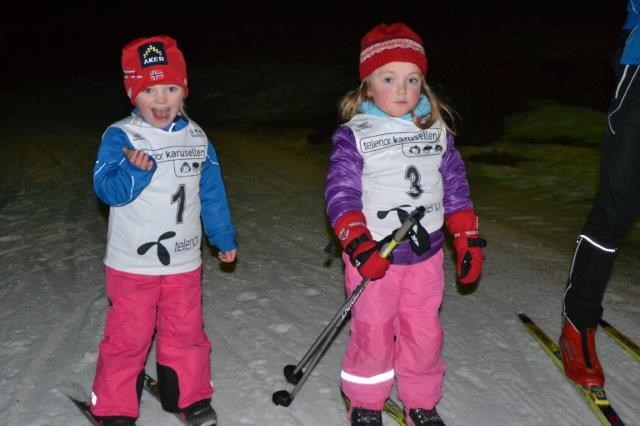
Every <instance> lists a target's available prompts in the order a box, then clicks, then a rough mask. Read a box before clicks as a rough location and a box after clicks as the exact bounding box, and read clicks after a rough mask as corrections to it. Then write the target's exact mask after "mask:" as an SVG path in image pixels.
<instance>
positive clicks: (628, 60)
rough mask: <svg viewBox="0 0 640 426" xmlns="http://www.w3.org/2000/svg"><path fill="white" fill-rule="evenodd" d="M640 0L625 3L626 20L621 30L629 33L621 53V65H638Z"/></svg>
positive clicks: (639, 59) (630, 0) (639, 62)
mask: <svg viewBox="0 0 640 426" xmlns="http://www.w3.org/2000/svg"><path fill="white" fill-rule="evenodd" d="M639 25H640V0H629V2H628V3H627V19H626V21H625V23H624V25H623V26H622V29H623V30H626V31H630V33H629V37H628V38H627V43H626V44H625V46H624V50H623V51H622V57H621V59H620V63H621V64H623V65H638V64H640V31H639V30H638V26H639Z"/></svg>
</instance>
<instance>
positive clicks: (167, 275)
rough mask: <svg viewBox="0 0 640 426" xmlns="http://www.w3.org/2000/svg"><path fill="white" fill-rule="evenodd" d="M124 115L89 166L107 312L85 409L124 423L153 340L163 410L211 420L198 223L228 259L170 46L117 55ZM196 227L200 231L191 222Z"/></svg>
mask: <svg viewBox="0 0 640 426" xmlns="http://www.w3.org/2000/svg"><path fill="white" fill-rule="evenodd" d="M122 70H123V72H124V85H125V89H126V91H127V95H128V96H129V99H130V100H131V103H132V104H134V105H135V108H134V109H133V112H132V113H131V115H130V116H129V117H127V118H125V119H123V120H121V121H118V122H116V123H114V124H112V125H111V126H110V127H109V128H107V130H106V132H105V133H104V135H103V137H102V143H101V145H100V149H99V151H98V160H97V161H96V163H95V166H94V174H93V184H94V188H95V191H96V193H97V195H98V197H99V198H100V199H101V200H102V201H104V202H105V203H107V204H108V205H109V206H110V210H109V230H108V235H107V254H106V256H105V258H104V263H105V266H106V285H107V295H108V297H109V300H110V302H111V306H110V307H109V311H108V312H107V321H106V325H105V332H104V338H103V339H102V341H101V342H100V348H99V356H98V363H97V366H96V376H95V380H94V384H93V388H92V394H91V412H92V413H93V414H94V415H95V416H96V417H97V418H98V419H99V422H100V424H102V425H109V424H118V425H125V424H135V419H136V417H138V405H139V399H140V390H141V385H142V377H143V375H144V365H145V360H146V357H147V354H148V351H149V346H150V344H151V339H152V337H153V334H154V332H155V333H156V361H157V374H158V383H159V387H160V396H161V399H162V406H163V408H164V409H165V410H167V411H171V412H175V413H178V414H179V415H181V416H182V417H183V418H185V420H188V421H189V422H191V423H190V424H199V425H213V424H216V415H215V411H214V410H213V407H212V406H211V397H212V395H213V383H212V381H211V373H210V352H211V344H210V342H209V340H208V338H207V335H206V334H205V332H204V329H203V325H204V324H203V314H202V306H201V298H202V290H201V274H202V267H201V263H202V259H201V252H200V246H201V244H202V226H204V231H205V233H206V235H207V236H208V237H209V240H210V242H211V244H212V245H214V246H217V247H218V249H219V254H218V257H219V259H220V261H222V262H233V261H234V259H235V256H236V243H235V235H236V229H235V226H234V225H233V223H232V221H231V215H230V212H229V206H228V204H227V198H226V193H225V188H224V184H223V182H222V175H221V172H220V165H219V163H218V159H217V157H216V152H215V150H214V148H213V145H212V144H211V142H209V141H208V139H207V137H206V135H205V133H204V132H203V131H202V129H201V128H200V127H199V126H198V125H197V124H196V123H194V122H193V121H192V120H190V119H189V118H187V116H186V115H185V113H184V108H183V101H184V98H186V96H187V95H188V86H187V71H186V65H185V62H184V58H183V56H182V53H181V52H180V50H179V49H178V47H177V45H176V42H175V40H173V39H172V38H170V37H167V36H156V37H150V38H142V39H137V40H134V41H132V42H131V43H129V44H127V45H126V46H125V47H124V49H123V51H122ZM201 220H202V225H201Z"/></svg>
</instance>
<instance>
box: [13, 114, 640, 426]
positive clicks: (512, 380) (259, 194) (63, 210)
mask: <svg viewBox="0 0 640 426" xmlns="http://www.w3.org/2000/svg"><path fill="white" fill-rule="evenodd" d="M203 124H206V123H203ZM20 129H21V130H22V132H21V133H19V134H13V135H12V136H11V137H6V138H4V141H5V143H3V146H4V151H5V155H7V157H5V158H8V159H11V161H5V164H4V165H3V168H4V170H3V171H2V172H1V174H0V176H1V177H2V183H1V184H2V194H0V206H1V208H0V219H1V221H0V227H1V228H0V282H1V283H2V285H1V286H0V342H1V343H0V365H2V368H1V370H0V386H1V387H2V392H1V393H0V419H2V420H0V423H2V424H6V425H18V424H20V425H84V424H87V422H86V419H84V418H83V417H82V416H81V414H80V413H79V411H78V410H77V409H76V408H75V407H74V406H73V405H72V403H71V402H70V401H69V400H67V399H66V397H65V393H73V394H75V395H77V396H86V395H87V394H88V393H89V391H90V388H91V384H92V380H93V374H94V369H95V363H96V359H97V349H98V343H99V341H100V339H101V337H102V331H103V325H104V318H105V313H106V311H107V307H108V301H107V298H106V296H105V291H104V277H103V265H102V256H103V254H104V250H105V239H106V228H107V222H106V209H105V208H104V206H101V205H100V204H99V202H98V201H97V199H96V198H95V195H94V194H93V190H92V187H91V168H92V162H93V161H94V159H95V152H96V150H97V142H95V141H97V140H98V139H99V135H97V134H96V133H97V131H98V130H99V129H98V130H96V129H93V128H83V127H82V126H81V125H79V126H78V127H75V128H73V129H71V128H60V127H58V128H52V127H51V126H49V124H47V123H44V124H39V122H37V121H35V120H34V121H33V122H32V123H31V127H29V128H28V129H27V128H26V127H22V128H20ZM209 133H210V136H211V137H213V138H214V140H215V143H216V146H217V150H218V153H219V157H220V161H221V164H222V167H223V174H224V176H225V181H226V184H227V190H228V194H229V200H230V204H231V208H232V214H233V217H234V220H235V223H236V224H237V226H238V228H239V237H238V243H239V252H238V253H239V260H238V262H237V265H235V267H234V268H231V269H229V268H227V267H223V266H220V265H219V263H218V262H217V260H216V259H215V258H214V257H213V256H211V252H210V250H209V249H208V248H205V250H204V268H205V273H204V282H203V304H204V312H205V317H206V331H207V333H208V335H209V337H210V339H211V340H212V342H213V353H212V360H213V367H212V368H213V374H214V382H215V385H216V393H215V397H214V406H215V408H216V410H217V411H218V416H219V419H220V424H221V425H254V424H265V425H341V424H347V421H346V418H345V413H344V410H343V407H342V402H341V398H340V393H339V391H338V385H339V379H338V377H339V372H340V360H341V355H342V352H343V350H344V347H345V343H346V340H347V333H348V327H343V329H342V330H341V332H340V334H339V335H338V336H337V338H336V340H335V342H334V343H333V344H332V346H331V347H330V349H329V351H328V352H327V353H326V354H325V356H324V358H323V359H322V361H321V362H320V364H319V365H318V367H317V368H316V369H315V371H314V372H313V374H312V375H311V377H310V378H309V380H308V381H307V382H306V383H305V385H304V386H303V387H302V389H301V391H300V392H299V393H298V395H297V397H296V398H295V400H294V401H293V403H292V404H291V405H290V406H289V407H286V408H285V407H281V406H275V405H274V404H273V403H272V402H271V395H272V393H273V392H275V391H277V390H280V389H287V390H291V388H292V385H289V384H287V383H286V381H285V379H284V377H283V374H282V368H283V367H284V366H285V365H286V364H296V363H297V361H298V360H299V359H300V358H301V357H302V355H303V354H304V353H305V352H306V350H307V349H308V348H309V347H310V345H311V344H312V343H313V341H314V340H315V339H316V337H317V336H318V334H319V333H320V331H321V330H322V329H323V327H324V325H325V324H326V323H327V322H328V321H329V320H330V318H331V317H332V316H333V314H334V313H335V312H336V310H337V309H338V308H339V307H340V306H341V305H342V303H343V301H344V290H343V285H342V265H341V260H340V259H339V258H331V257H329V256H328V255H327V254H325V253H324V252H323V247H324V246H325V245H326V243H327V242H328V239H329V235H330V234H329V231H328V226H327V223H326V218H325V214H324V203H323V195H322V192H323V187H324V173H325V171H326V159H327V148H326V147H323V146H319V147H318V146H316V147H313V146H310V145H308V143H307V142H306V140H305V135H304V134H303V133H302V132H296V131H294V130H288V131H283V132H277V131H275V130H260V131H255V132H254V133H250V132H232V131H226V132H222V131H221V132H215V131H209ZM576 155H578V154H576ZM567 163H570V161H567V162H566V163H565V164H567ZM468 167H469V170H470V173H471V174H472V175H473V176H480V175H481V174H480V173H476V172H475V171H474V167H475V166H474V165H473V164H469V165H468ZM486 167H490V166H486ZM496 167H499V166H496ZM495 170H496V172H495V173H496V174H498V175H499V174H500V173H501V172H500V169H499V168H497V169H495ZM538 178H540V176H539V175H536V174H530V175H529V177H528V178H527V177H526V175H522V176H518V179H519V183H520V184H521V185H522V186H523V187H524V188H525V190H526V188H527V187H529V188H535V186H536V179H538ZM523 179H529V180H528V181H523ZM483 185H488V184H487V182H484V181H483V180H482V178H481V177H477V178H476V181H474V182H472V194H473V193H474V188H476V187H477V188H478V189H477V190H476V192H477V193H478V194H480V195H482V194H485V195H483V196H481V197H480V196H479V197H478V198H476V200H475V202H476V205H477V208H478V211H479V212H480V216H481V229H482V235H483V236H484V237H485V238H486V239H487V240H488V241H489V246H488V247H487V248H486V263H485V269H484V274H483V278H482V281H481V283H480V285H479V286H478V287H477V288H476V289H475V291H472V292H464V291H460V289H459V288H458V287H457V286H456V284H455V280H454V275H453V261H452V257H451V250H450V249H449V248H448V247H447V252H446V253H447V256H446V265H445V267H446V277H447V279H446V281H447V285H446V294H445V301H444V304H443V306H442V309H441V318H442V321H443V325H444V329H445V344H444V348H443V356H444V359H445V361H446V363H447V373H446V375H445V379H444V396H443V398H442V400H441V401H440V403H439V404H438V410H439V412H440V414H441V416H442V418H443V419H444V420H445V422H446V423H447V424H449V425H471V424H473V425H496V424H505V425H542V424H545V425H595V424H598V420H597V419H596V417H595V416H594V415H593V414H592V413H591V411H590V410H589V408H588V407H587V406H586V404H585V403H584V401H582V399H581V398H580V397H579V396H578V394H577V393H576V392H575V390H574V389H573V388H572V387H571V385H570V384H569V383H568V382H567V381H566V379H565V378H564V377H563V375H562V374H560V372H559V371H558V370H557V369H556V368H555V367H554V366H553V364H552V363H551V361H550V360H549V359H548V358H547V356H546V355H545V354H544V353H543V351H542V350H541V349H540V348H539V347H538V345H537V343H536V342H535V341H534V340H533V339H532V338H531V337H530V335H529V334H528V332H527V331H526V329H525V328H524V327H523V326H522V325H521V324H520V322H519V320H518V319H517V316H516V313H517V312H518V311H525V312H526V313H527V314H529V315H530V316H531V317H532V318H533V319H534V320H535V321H537V322H538V323H539V324H540V325H541V326H542V327H544V328H545V329H546V330H547V331H548V332H549V333H550V334H551V335H552V336H553V337H554V339H555V338H557V336H558V335H559V331H560V319H561V318H560V313H561V300H562V293H563V289H564V281H565V280H566V274H567V272H568V266H569V262H570V256H571V250H572V247H573V245H572V244H573V243H572V241H566V240H564V242H563V243H558V242H557V241H556V240H554V238H552V237H550V236H547V235H544V234H540V233H539V234H538V235H532V234H527V233H526V232H525V231H523V229H525V228H526V224H527V222H528V221H532V222H535V225H536V226H537V227H538V228H536V229H547V230H549V232H552V231H551V230H553V229H554V228H553V225H554V223H555V222H553V223H552V222H551V220H552V219H553V218H552V215H546V216H545V215H535V214H534V215H531V216H527V215H526V214H524V213H522V214H520V213H514V212H512V211H509V210H505V209H502V210H500V209H499V208H497V207H496V205H494V204H492V201H491V200H492V196H489V195H486V194H494V195H495V197H496V200H504V199H506V198H507V197H508V195H509V194H506V193H505V191H506V190H504V189H501V188H500V187H499V186H497V187H495V188H489V189H486V187H485V188H484V189H483ZM515 195H517V194H515ZM524 198H526V197H522V196H519V199H524ZM498 205H506V206H508V205H509V203H503V204H498ZM514 207H516V206H515V205H514ZM522 207H523V205H522V204H520V203H519V204H518V205H517V208H518V209H517V210H514V211H519V212H520V211H522V210H526V209H523V208H522ZM582 214H583V213H582ZM545 220H546V222H544V221H545ZM514 221H515V223H519V225H517V226H516V225H513V223H514ZM540 221H542V226H541V223H540ZM556 225H557V224H556ZM553 232H555V231H553ZM633 254H634V255H636V256H637V253H633ZM635 259H637V257H636V258H635ZM638 272H639V268H638V266H637V262H635V261H633V260H631V261H629V260H628V258H627V260H626V261H625V259H621V261H620V262H619V264H617V265H616V270H615V273H614V275H613V277H612V279H611V283H610V286H609V289H608V292H607V295H606V298H605V318H606V319H607V320H608V321H609V322H610V323H612V324H614V325H616V326H617V327H619V328H620V329H621V330H622V331H623V332H624V333H625V334H627V335H628V336H629V337H631V338H632V339H634V340H635V341H640V327H638V326H639V325H640V304H639V303H638V302H639V301H640V286H638V284H637V278H638V276H639V274H638ZM464 293H468V294H464ZM597 339H598V340H597V342H598V349H599V353H600V358H601V361H602V363H603V366H604V368H605V371H606V375H607V385H606V388H607V390H608V393H609V396H610V398H611V400H612V401H613V403H614V404H615V408H616V409H617V410H618V412H619V414H620V416H621V417H622V418H623V419H624V420H625V421H626V422H627V423H628V424H638V423H640V404H639V400H638V389H639V388H640V368H639V367H640V366H639V365H638V363H637V361H635V360H633V359H632V358H631V357H630V356H629V355H628V354H627V353H625V352H624V351H623V350H621V349H620V348H619V347H618V346H617V345H616V344H615V343H613V341H612V340H611V339H610V338H609V337H608V336H606V335H605V334H604V333H602V332H601V333H599V334H598V337H597ZM154 356H155V355H154V349H153V347H152V349H151V353H150V356H149V360H148V365H147V371H148V372H149V373H151V374H153V375H155V362H154ZM385 422H386V423H387V424H391V423H392V421H391V420H390V419H389V418H385ZM138 424H139V425H142V426H144V425H158V424H163V425H165V424H166V425H171V424H176V425H177V424H178V421H177V420H176V419H175V417H173V416H172V415H170V414H167V413H164V412H163V411H162V410H161V409H160V406H159V404H158V403H157V402H156V401H155V400H154V399H153V398H152V397H151V396H150V395H148V394H146V393H145V394H143V396H142V401H141V411H140V418H139V420H138Z"/></svg>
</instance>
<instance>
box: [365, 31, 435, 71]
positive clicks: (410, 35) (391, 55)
mask: <svg viewBox="0 0 640 426" xmlns="http://www.w3.org/2000/svg"><path fill="white" fill-rule="evenodd" d="M389 62H411V63H413V64H416V65H417V66H418V67H419V68H420V70H421V71H422V74H423V75H424V76H426V75H427V57H426V55H425V53H424V47H423V45H422V39H421V38H420V36H419V35H418V34H416V33H414V32H413V31H412V30H411V28H409V27H408V26H406V25H405V24H402V23H399V22H397V23H395V24H391V25H387V24H380V25H377V26H376V27H375V28H373V29H372V30H371V31H369V32H368V33H367V34H365V35H364V37H362V40H361V42H360V80H364V79H365V78H367V76H369V75H370V74H371V73H372V72H374V71H375V70H376V69H378V68H380V67H381V66H383V65H385V64H388V63H389Z"/></svg>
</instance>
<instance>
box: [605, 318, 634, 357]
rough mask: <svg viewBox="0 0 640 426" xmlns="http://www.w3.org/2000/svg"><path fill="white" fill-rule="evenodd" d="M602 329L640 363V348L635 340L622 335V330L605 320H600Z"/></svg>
mask: <svg viewBox="0 0 640 426" xmlns="http://www.w3.org/2000/svg"><path fill="white" fill-rule="evenodd" d="M600 327H602V329H603V330H604V331H605V333H607V334H608V335H609V336H610V337H611V338H612V339H613V341H614V342H616V343H617V344H618V345H620V347H622V349H624V350H625V351H626V352H627V353H628V354H629V355H631V356H632V357H633V358H635V360H636V361H640V347H638V345H636V344H635V343H634V341H633V340H631V339H629V338H628V337H627V336H625V335H624V334H622V332H621V331H620V330H618V329H617V328H616V327H614V326H612V325H611V324H609V323H608V322H607V321H605V320H603V319H600Z"/></svg>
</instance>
